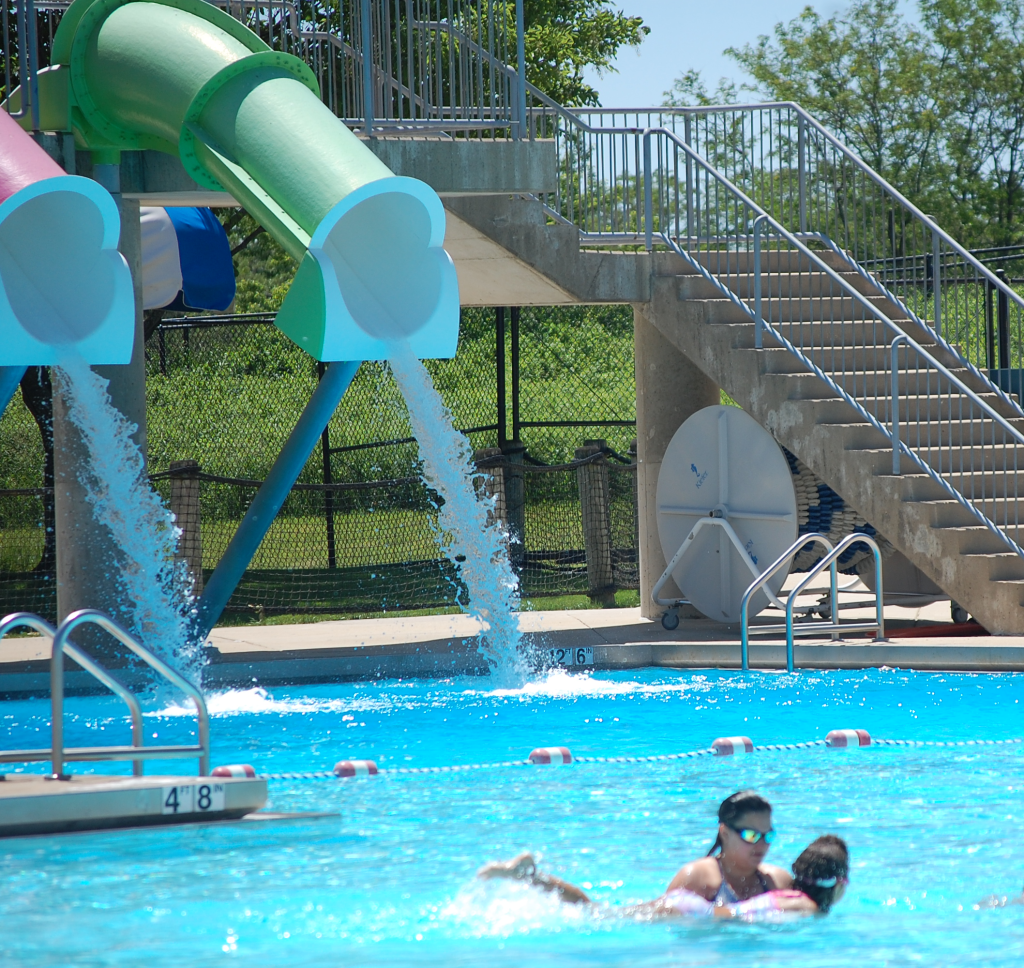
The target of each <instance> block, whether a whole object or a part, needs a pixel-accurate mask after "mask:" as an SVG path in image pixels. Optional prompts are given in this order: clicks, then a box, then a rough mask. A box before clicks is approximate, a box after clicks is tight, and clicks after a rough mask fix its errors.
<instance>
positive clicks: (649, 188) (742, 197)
mask: <svg viewBox="0 0 1024 968" xmlns="http://www.w3.org/2000/svg"><path fill="white" fill-rule="evenodd" d="M545 100H546V101H549V102H550V99H547V98H546V99H545ZM550 106H551V107H552V109H553V110H555V111H557V112H558V113H559V114H560V115H562V116H563V117H565V118H566V119H567V120H569V121H570V122H571V123H572V124H573V125H574V126H575V127H577V128H578V129H579V130H580V131H583V132H586V133H589V134H600V135H616V134H620V135H633V136H635V137H640V138H642V139H643V148H642V153H643V160H644V171H643V196H644V210H645V215H647V216H650V214H651V209H652V207H653V206H652V200H653V175H654V169H653V165H652V153H651V149H650V139H651V138H652V137H653V136H655V135H657V136H659V137H663V138H665V139H667V140H668V141H670V142H671V143H672V144H674V145H675V146H676V147H677V148H678V149H680V150H681V151H682V152H683V153H684V155H686V157H687V158H688V160H689V162H691V163H693V164H696V165H697V166H698V167H700V168H701V169H702V170H704V171H705V172H706V173H707V174H708V175H709V176H710V177H711V178H713V179H714V180H715V181H716V182H717V183H718V184H719V185H721V186H722V187H723V188H724V189H725V190H726V191H727V192H729V193H730V194H731V195H732V196H733V197H734V198H736V199H737V200H738V201H739V202H741V203H742V204H743V205H746V206H747V207H748V208H749V209H750V210H751V211H752V212H753V213H754V215H755V221H756V223H757V231H755V232H753V235H752V238H753V241H754V244H755V246H759V238H760V229H761V228H762V226H763V225H764V224H768V225H770V226H771V227H772V229H773V230H774V231H775V233H776V234H777V235H778V236H779V237H780V238H781V239H784V240H785V241H786V242H788V243H789V244H790V245H791V246H792V247H794V248H795V249H797V251H798V252H800V254H801V255H803V256H804V257H806V258H807V259H808V261H809V262H810V263H811V264H812V265H813V266H815V267H816V269H817V270H818V271H819V272H823V273H824V274H825V275H826V276H828V278H829V279H830V280H831V281H832V282H833V283H835V284H836V285H838V286H839V287H840V289H841V290H842V291H843V292H844V293H845V295H847V296H848V297H849V298H851V299H853V300H854V301H855V302H856V303H858V304H859V305H860V306H861V307H862V308H863V309H864V310H866V311H867V312H868V313H869V314H870V316H871V317H872V318H874V319H877V320H878V321H879V322H880V323H882V325H883V326H885V327H886V328H887V329H888V330H889V331H890V332H892V333H893V334H894V335H897V336H905V337H906V345H908V346H910V347H912V348H913V349H914V350H915V352H916V353H917V354H918V357H919V358H920V359H921V360H922V361H923V362H924V363H926V364H927V365H928V366H929V367H930V368H932V369H934V370H935V371H936V372H938V373H941V374H942V375H943V376H944V377H945V378H946V379H948V380H949V381H950V383H951V384H952V385H953V386H954V387H956V388H957V390H958V391H960V392H962V393H963V394H964V395H966V396H967V397H968V398H969V399H970V400H971V401H972V403H974V404H975V405H977V406H978V407H979V408H980V409H981V410H982V412H983V413H984V414H985V415H986V416H988V417H990V418H991V419H992V420H993V421H995V422H997V423H998V424H999V426H1000V427H1002V428H1003V429H1004V430H1009V432H1011V433H1012V434H1013V435H1014V437H1015V438H1019V437H1020V435H1019V434H1018V432H1017V431H1016V430H1015V429H1014V428H1013V427H1012V426H1011V425H1010V424H1009V423H1008V422H1007V421H1006V420H1005V419H1004V418H1003V417H1002V415H1000V414H999V413H998V412H997V411H996V410H995V409H994V408H993V407H992V406H991V405H990V404H988V403H986V402H985V401H983V400H982V399H981V398H980V397H979V396H978V395H977V394H976V393H975V392H974V391H973V390H971V389H970V388H969V387H968V386H967V385H966V384H965V383H964V382H963V381H962V380H961V379H960V378H959V377H957V376H955V375H954V374H952V373H951V372H950V371H949V369H948V368H946V367H945V366H943V364H942V363H940V362H939V361H938V360H936V359H935V358H934V357H933V356H932V355H931V354H930V353H929V352H928V351H927V350H926V349H925V348H924V347H923V346H921V345H920V344H919V343H917V341H916V340H914V339H912V338H911V337H910V336H909V335H908V334H906V333H905V332H904V331H903V330H902V329H901V328H900V327H899V326H898V325H897V324H896V323H895V322H893V320H892V319H890V318H889V316H888V315H886V314H885V313H884V312H882V310H880V309H879V308H878V307H876V306H875V305H874V304H873V303H872V302H871V301H870V300H869V299H868V298H867V297H866V296H865V295H864V294H863V293H861V292H859V291H858V290H857V289H855V288H854V287H853V286H852V285H851V284H850V283H849V282H848V281H847V280H846V279H844V278H843V277H842V276H841V275H840V274H839V273H838V272H836V271H835V270H834V269H833V268H832V267H831V266H829V265H828V264H827V263H826V262H825V261H824V260H822V259H821V258H820V256H819V255H818V254H817V253H815V252H814V251H813V250H811V249H810V248H809V247H808V246H807V245H806V244H804V242H803V241H802V240H801V239H800V238H799V237H798V235H797V234H796V233H793V232H790V231H789V230H788V229H786V228H785V227H784V226H783V225H782V224H781V223H780V222H778V221H777V220H776V219H775V218H773V217H772V216H771V215H770V214H769V213H768V212H767V211H765V210H764V208H762V207H761V206H760V205H758V204H757V203H756V202H755V201H754V200H753V199H751V198H750V197H749V196H748V195H746V193H744V192H743V191H742V190H741V189H740V188H739V187H738V186H736V185H734V184H733V183H732V182H731V181H729V180H728V179H727V178H726V177H725V176H724V175H723V174H722V173H721V172H720V171H718V169H716V168H715V167H714V166H713V165H712V164H711V163H710V162H709V161H708V160H707V159H706V158H704V157H703V156H702V155H701V154H699V153H698V152H697V151H695V150H694V149H693V148H692V147H691V146H690V145H689V144H687V143H686V142H685V141H684V140H682V139H680V138H679V136H678V135H677V134H676V132H674V131H672V130H670V129H668V128H638V127H632V126H623V127H603V128H601V127H595V126H593V125H589V124H587V123H586V122H585V121H583V120H582V119H581V118H579V117H578V116H576V115H575V114H573V113H572V112H571V111H569V110H568V109H566V108H563V107H561V106H560V105H556V104H554V102H550ZM696 113H702V112H696ZM545 208H547V206H545ZM932 224H933V223H932ZM581 235H582V232H581ZM655 236H656V237H657V238H659V239H660V241H661V242H662V243H663V244H665V245H666V246H668V247H669V248H670V249H671V250H672V251H674V252H675V253H676V254H677V255H679V256H680V257H681V258H683V259H685V260H686V261H687V262H688V263H689V264H690V265H691V266H692V267H693V268H694V269H695V270H696V271H697V272H698V273H700V275H701V276H703V277H704V278H705V279H706V280H707V281H709V282H710V283H711V284H712V285H714V286H715V287H716V288H717V289H718V291H719V292H720V293H721V294H722V295H723V296H724V297H725V298H727V299H729V300H730V301H731V302H732V303H733V304H734V305H736V306H737V307H738V308H739V309H741V310H742V311H743V312H744V313H746V314H747V315H748V316H750V317H751V318H752V319H754V322H755V330H756V329H757V328H758V326H757V320H758V318H759V315H758V314H756V313H755V311H754V310H752V309H751V308H750V307H749V306H748V305H747V304H746V303H745V302H744V301H743V300H742V299H741V298H740V297H739V296H738V295H737V294H736V293H734V292H733V291H732V290H731V289H730V288H729V287H728V286H726V285H725V284H724V283H723V282H722V281H721V280H720V279H718V278H717V277H716V276H715V275H714V273H712V272H711V271H710V270H709V269H707V268H706V267H705V266H703V265H702V264H701V263H700V262H699V261H698V260H696V259H694V258H693V257H692V256H691V255H690V254H689V253H688V252H687V251H686V250H685V249H684V248H682V247H681V246H680V245H679V244H678V243H677V242H676V241H675V239H673V238H672V236H670V235H668V234H667V233H665V232H657V233H655V232H654V231H653V226H652V225H650V224H647V225H645V227H644V239H645V245H646V247H647V248H648V250H650V249H651V248H652V247H653V239H654V237H655ZM760 271H761V269H760V263H759V262H758V263H756V264H755V271H754V276H755V278H754V284H755V287H757V285H758V278H757V277H758V276H759V274H760ZM761 326H762V328H766V329H767V330H768V331H769V332H770V333H771V335H772V336H773V337H774V338H775V339H776V340H777V341H778V342H779V344H780V345H781V346H782V347H783V348H785V349H786V350H788V351H789V352H790V353H791V354H792V355H793V356H795V357H796V358H797V359H798V360H800V362H801V363H802V364H803V365H804V366H805V367H806V368H807V369H808V370H809V371H810V372H812V373H813V374H814V375H815V376H817V377H819V379H821V380H822V381H823V382H825V383H826V385H827V386H828V387H829V388H830V389H831V390H832V391H833V392H834V393H835V394H836V395H837V396H839V397H840V398H841V399H842V400H844V401H845V402H846V403H848V404H849V405H850V406H852V407H853V408H854V409H855V410H856V411H857V412H858V413H859V414H860V415H861V416H862V417H863V418H864V419H865V420H867V422H868V423H869V424H870V425H871V426H872V427H874V428H875V429H876V430H878V431H879V432H881V433H882V434H883V435H884V436H885V437H887V438H889V439H890V440H891V439H892V434H891V431H890V430H889V429H887V428H886V427H884V426H883V425H882V424H881V423H880V422H879V420H878V419H877V418H876V417H875V416H874V415H873V414H871V413H870V412H869V411H868V410H867V409H866V408H865V407H863V406H862V405H861V404H860V403H859V402H858V401H857V400H856V399H855V398H854V397H853V396H851V395H850V394H849V393H848V392H847V391H846V390H845V389H844V388H843V387H841V386H840V385H839V384H838V383H837V382H836V381H835V380H834V379H833V378H832V377H831V376H830V375H829V374H828V373H826V372H825V371H824V370H822V369H821V367H819V366H817V365H816V364H815V363H814V362H813V360H810V359H808V358H807V357H806V356H805V355H804V354H803V353H802V352H801V351H800V350H799V349H798V348H797V347H796V346H795V345H794V344H793V343H792V342H791V341H790V340H788V339H787V338H786V337H785V336H784V335H783V334H782V333H781V332H778V331H777V330H776V329H775V328H774V327H772V326H771V325H770V324H768V323H766V322H764V321H763V319H762V320H761ZM755 337H756V334H755ZM936 337H937V339H938V340H939V341H940V342H942V343H943V345H945V341H943V340H942V339H941V336H939V335H938V334H936ZM971 369H972V371H973V372H975V374H976V375H977V376H978V377H979V378H980V379H982V380H984V381H985V382H986V383H989V385H990V388H991V389H992V390H993V392H995V393H997V395H998V396H999V397H1000V398H1005V399H1008V398H1006V395H1005V394H1003V393H1001V392H1000V391H999V389H998V388H997V387H996V386H995V385H994V384H991V381H989V380H988V378H987V377H985V376H983V375H981V374H980V373H978V371H977V370H976V369H975V368H973V367H972V368H971ZM1022 440H1024V438H1022ZM908 454H909V456H910V458H911V459H912V460H913V461H914V463H916V464H917V465H918V467H919V468H920V469H921V470H922V471H924V473H925V474H927V475H928V476H929V477H931V478H932V480H934V481H935V482H936V483H937V484H938V485H939V486H940V487H942V488H943V489H944V490H945V491H946V493H947V494H949V495H950V497H952V498H953V499H954V500H956V501H957V502H958V503H959V504H960V505H961V506H963V507H964V508H965V509H967V510H968V511H969V512H970V513H971V514H973V515H974V516H975V517H976V518H977V520H978V521H979V522H980V523H982V524H983V525H984V526H985V527H987V528H988V529H989V530H990V531H991V532H992V533H993V534H994V535H996V536H997V537H998V538H1000V540H1002V541H1003V542H1004V543H1005V544H1006V545H1007V546H1008V547H1009V548H1010V549H1011V550H1012V551H1013V552H1014V553H1016V554H1017V555H1019V556H1020V557H1021V558H1024V548H1022V547H1021V545H1020V544H1018V542H1016V541H1015V540H1014V539H1013V538H1011V537H1010V536H1009V535H1008V534H1007V533H1006V532H1005V531H1003V530H1002V529H1001V528H1000V527H999V525H998V524H996V523H995V522H994V521H992V520H991V519H990V518H989V517H988V516H987V515H986V514H985V513H984V512H983V511H982V510H981V509H980V508H978V507H976V506H975V505H974V504H973V503H972V502H971V501H970V500H969V499H968V498H967V497H966V496H965V495H963V494H961V493H960V492H959V491H958V490H957V489H956V488H954V487H953V486H952V485H951V484H950V483H949V482H948V481H946V480H945V479H944V478H943V477H942V475H941V474H940V473H938V472H937V471H936V470H935V469H934V468H933V467H931V466H930V465H929V464H928V463H926V462H925V461H924V460H922V458H921V457H919V456H918V455H917V454H915V453H913V452H912V451H908Z"/></svg>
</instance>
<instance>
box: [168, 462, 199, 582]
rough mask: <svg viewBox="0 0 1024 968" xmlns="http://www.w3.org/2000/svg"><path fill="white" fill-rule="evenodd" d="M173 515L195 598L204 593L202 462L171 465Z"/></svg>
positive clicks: (180, 550) (179, 547)
mask: <svg viewBox="0 0 1024 968" xmlns="http://www.w3.org/2000/svg"><path fill="white" fill-rule="evenodd" d="M170 471H171V514H173V515H174V523H175V524H176V525H177V526H178V527H179V528H181V535H180V536H179V537H178V555H177V557H178V558H179V559H180V560H181V561H184V562H185V563H186V565H187V566H188V570H189V573H190V574H191V576H192V594H193V595H195V596H196V597H197V598H198V597H199V595H201V594H202V593H203V532H202V519H201V516H200V511H199V461H197V460H176V461H172V462H171V466H170Z"/></svg>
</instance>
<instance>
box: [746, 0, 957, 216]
mask: <svg viewBox="0 0 1024 968" xmlns="http://www.w3.org/2000/svg"><path fill="white" fill-rule="evenodd" d="M726 53H727V54H729V55H730V56H732V57H733V58H734V59H735V60H736V61H737V62H738V63H739V65H740V66H741V67H743V68H744V69H745V70H746V71H747V72H748V73H749V74H750V76H751V77H752V78H753V80H754V84H753V85H752V86H751V87H752V89H754V90H756V91H757V92H759V93H760V94H762V95H763V96H766V97H767V98H769V99H770V100H776V101H796V102H797V103H798V104H800V105H801V106H802V107H804V108H805V109H807V110H808V111H809V112H810V113H811V114H812V115H814V117H816V118H817V119H818V120H819V121H821V123H822V124H824V125H825V126H826V127H827V128H829V129H830V130H831V131H832V132H833V133H834V134H835V135H836V136H837V137H839V138H840V139H841V140H842V141H843V142H844V143H845V144H847V145H848V146H849V147H850V148H852V149H853V150H854V151H856V152H857V153H858V154H859V155H860V156H861V157H862V158H863V159H864V160H865V161H866V162H867V163H868V164H869V165H870V166H871V167H872V168H873V169H874V170H875V171H877V172H879V173H880V174H881V175H883V176H884V177H885V178H886V179H888V181H890V182H891V183H892V184H893V185H894V186H895V187H896V188H898V189H900V191H903V192H906V193H907V194H909V195H912V196H915V197H916V198H917V199H918V200H924V198H925V197H927V196H928V195H929V194H930V192H931V191H932V190H934V188H935V187H936V185H937V184H939V182H940V180H941V179H940V167H941V166H940V164H939V157H940V155H939V151H938V140H939V135H940V131H939V127H940V119H939V110H938V109H937V107H936V104H935V96H936V74H937V71H938V70H939V67H940V65H939V64H938V63H937V61H936V58H935V56H934V51H933V48H932V44H931V42H930V38H928V37H927V36H925V35H924V34H922V32H921V31H919V30H918V29H917V28H915V27H913V26H912V25H910V24H908V23H907V22H906V21H905V20H904V19H903V17H902V16H901V15H900V13H899V11H898V9H897V0H855V2H854V3H853V4H852V5H851V6H850V7H849V8H848V9H847V10H845V11H843V12H842V13H839V14H836V15H835V16H833V17H829V18H828V19H823V18H822V17H821V15H820V14H819V13H817V11H815V10H814V9H813V8H811V7H806V8H805V9H804V10H803V12H802V13H801V14H800V15H799V16H798V17H796V18H795V19H793V20H791V21H790V22H789V23H787V24H783V23H780V24H777V25H776V27H775V31H774V36H771V37H769V36H762V37H760V38H758V41H757V43H756V44H748V45H746V46H744V47H741V48H735V47H731V48H729V49H728V50H727V51H726ZM933 207H934V206H933Z"/></svg>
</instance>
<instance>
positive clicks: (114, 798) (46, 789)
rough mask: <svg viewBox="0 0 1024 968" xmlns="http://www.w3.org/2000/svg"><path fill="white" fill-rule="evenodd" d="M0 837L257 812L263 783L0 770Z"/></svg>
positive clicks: (209, 819)
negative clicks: (58, 775)
mask: <svg viewBox="0 0 1024 968" xmlns="http://www.w3.org/2000/svg"><path fill="white" fill-rule="evenodd" d="M0 778H2V781H3V782H0V837H19V836H31V835H34V834H47V833H71V832H74V831H82V830H105V829H110V828H113V827H150V826H166V825H168V824H183V823H211V822H215V821H224V820H239V819H241V818H243V817H245V816H247V815H258V814H256V811H258V810H259V809H260V808H261V807H262V806H263V805H264V804H265V803H266V802H267V781H266V780H263V779H250V778H242V779H238V778H234V777H230V778H226V777H225V778H222V777H196V776H190V777H185V776H102V775H97V774H92V775H76V776H70V777H68V778H67V779H62V780H50V779H48V778H47V777H46V776H44V775H42V774H38V773H8V774H7V775H5V776H4V775H2V774H0Z"/></svg>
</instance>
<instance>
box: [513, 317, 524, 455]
mask: <svg viewBox="0 0 1024 968" xmlns="http://www.w3.org/2000/svg"><path fill="white" fill-rule="evenodd" d="M511 336H512V441H513V443H516V444H518V443H519V433H520V430H521V429H522V428H521V425H520V417H519V307H518V306H513V307H512V328H511Z"/></svg>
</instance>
